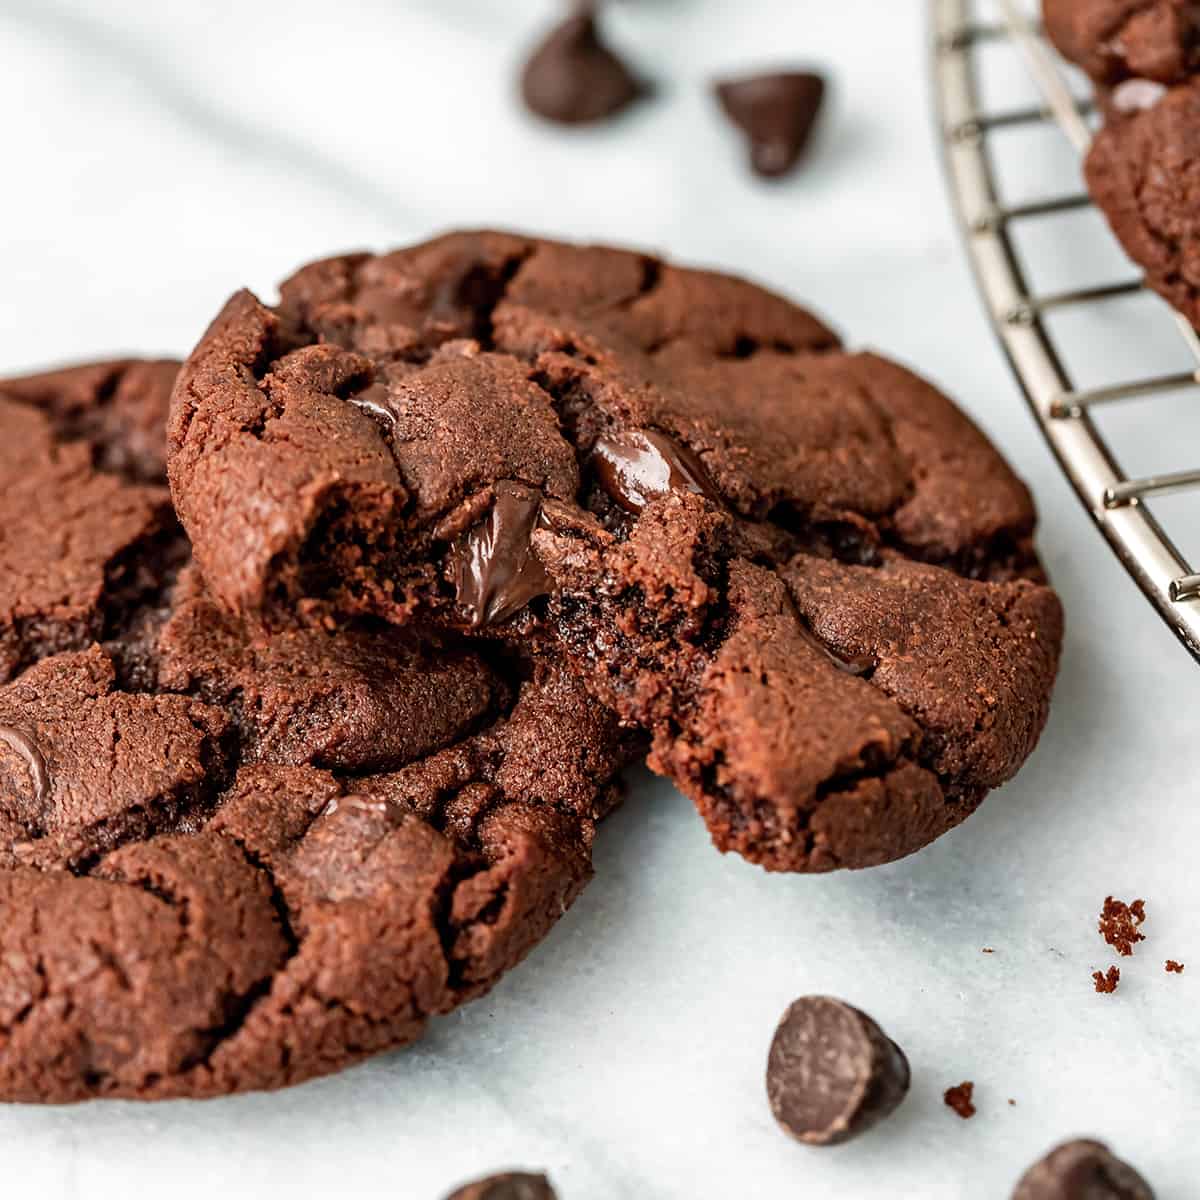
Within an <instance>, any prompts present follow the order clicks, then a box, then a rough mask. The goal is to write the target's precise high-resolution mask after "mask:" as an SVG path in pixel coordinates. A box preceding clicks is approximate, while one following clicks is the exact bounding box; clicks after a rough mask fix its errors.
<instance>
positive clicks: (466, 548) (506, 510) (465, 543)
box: [452, 482, 552, 628]
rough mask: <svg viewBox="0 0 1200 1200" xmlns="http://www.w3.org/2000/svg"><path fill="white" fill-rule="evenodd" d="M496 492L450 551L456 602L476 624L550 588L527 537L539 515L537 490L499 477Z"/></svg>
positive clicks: (495, 619) (499, 617)
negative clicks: (484, 512) (486, 509)
mask: <svg viewBox="0 0 1200 1200" xmlns="http://www.w3.org/2000/svg"><path fill="white" fill-rule="evenodd" d="M495 494H496V498H495V501H494V502H493V504H492V507H491V510H490V511H489V512H488V515H487V516H486V517H484V519H483V520H482V521H480V522H479V524H478V525H476V526H475V527H474V528H472V529H471V530H469V531H468V532H467V533H466V534H465V535H464V537H463V538H462V539H461V540H460V541H459V543H458V544H457V546H456V547H455V549H454V552H453V554H452V567H453V571H454V583H455V589H456V595H457V600H458V604H459V607H460V608H462V609H463V611H464V612H465V613H466V614H467V616H468V618H469V619H470V621H471V624H472V625H473V626H475V627H476V628H478V627H479V626H481V625H495V624H497V623H499V622H500V621H506V620H508V618H509V617H511V616H512V615H513V614H514V613H516V612H519V611H520V610H521V609H522V608H524V607H525V605H526V604H528V603H529V602H530V600H533V599H535V598H536V597H538V596H545V595H548V594H549V592H550V591H551V590H552V584H551V581H550V576H549V575H547V574H546V570H545V568H544V567H543V566H542V564H541V560H540V559H539V558H538V556H537V555H536V554H535V553H534V550H533V546H532V544H531V543H530V536H531V535H532V533H533V531H534V529H535V528H536V527H537V524H538V521H539V520H540V518H541V510H542V496H541V493H540V492H537V491H534V490H533V489H532V488H527V487H523V486H522V485H521V484H519V483H508V482H502V483H498V484H497V485H496V488H495Z"/></svg>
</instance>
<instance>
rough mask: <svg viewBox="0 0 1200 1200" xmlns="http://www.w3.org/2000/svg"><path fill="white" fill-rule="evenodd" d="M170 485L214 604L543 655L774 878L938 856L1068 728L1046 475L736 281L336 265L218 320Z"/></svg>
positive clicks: (540, 264)
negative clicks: (1045, 539) (1049, 721)
mask: <svg viewBox="0 0 1200 1200" xmlns="http://www.w3.org/2000/svg"><path fill="white" fill-rule="evenodd" d="M170 471H171V479H172V488H173V494H174V497H175V500H176V504H177V506H178V510H179V513H180V515H181V518H182V520H183V522H184V524H185V526H186V527H187V529H188V531H189V533H190V534H191V537H192V540H193V543H194V546H195V552H196V558H197V562H198V565H199V568H200V570H201V572H202V573H203V576H204V579H205V581H206V584H207V586H208V588H209V589H210V590H211V592H212V594H213V596H214V597H215V598H216V600H217V601H218V602H219V603H220V604H221V605H222V606H223V607H224V608H226V609H227V610H229V611H231V612H234V613H237V614H240V615H241V616H242V617H244V618H248V619H253V620H257V621H262V622H264V623H265V624H266V625H268V626H270V627H287V626H288V625H289V624H293V623H296V622H297V621H299V622H300V623H301V624H310V625H314V624H315V625H318V626H325V627H329V626H334V627H336V626H337V625H338V624H339V623H340V622H343V621H345V620H347V619H352V618H356V617H359V618H361V617H362V616H364V615H366V616H370V617H371V618H375V619H379V618H382V619H383V620H385V621H388V622H392V623H395V624H397V625H404V624H406V623H409V622H411V621H413V620H414V619H419V620H421V621H427V622H429V621H432V622H435V623H438V624H440V625H441V626H442V627H444V628H452V629H455V630H459V631H462V632H464V633H466V634H469V635H473V636H476V637H484V638H487V639H490V640H492V641H497V642H500V643H507V644H509V645H525V644H528V643H530V642H537V641H541V642H543V643H546V644H549V645H551V646H553V647H554V653H556V654H559V655H562V656H564V657H565V659H566V661H568V662H569V663H570V664H571V665H572V667H573V669H574V670H575V672H576V673H577V675H578V677H579V678H580V679H581V680H582V681H583V682H584V683H585V684H586V686H588V687H589V688H590V689H591V690H592V691H593V692H594V694H596V695H597V696H598V697H599V698H600V699H601V700H602V701H603V702H604V703H605V704H606V705H607V706H609V707H611V708H612V709H613V710H615V711H616V712H617V713H618V714H619V715H620V717H621V718H622V719H623V720H624V721H625V722H627V723H630V724H633V725H635V726H637V727H640V728H642V729H644V730H646V731H647V732H648V733H649V734H650V735H651V737H652V740H653V753H652V757H651V764H652V765H653V766H654V767H655V769H657V770H658V771H660V772H662V773H663V774H666V775H668V776H669V777H670V778H672V779H673V780H675V781H676V782H677V783H678V784H679V786H680V787H681V788H682V789H683V790H684V791H686V792H687V793H688V794H689V795H690V796H691V797H692V798H693V799H694V801H695V802H696V804H697V806H698V808H699V809H700V811H701V813H702V814H703V816H704V818H705V820H706V822H707V823H708V826H709V829H710V831H711V833H712V836H713V838H714V840H715V841H716V843H717V845H718V846H719V847H721V848H722V849H732V850H736V851H738V852H739V853H741V854H743V855H745V856H746V857H747V858H748V859H751V860H752V861H755V862H758V863H761V864H763V865H764V866H766V867H769V868H772V869H777V870H795V871H815V870H829V869H832V868H835V867H842V866H845V867H862V866H869V865H872V864H876V863H882V862H886V861H889V860H891V859H894V858H897V857H899V856H901V855H903V854H907V853H909V852H911V851H913V850H916V849H918V848H919V847H921V846H923V845H925V844H926V843H927V842H929V841H930V840H932V839H933V838H935V837H937V836H938V835H939V834H941V833H942V832H944V831H945V830H946V829H948V828H950V827H951V826H953V825H955V824H957V823H958V822H959V821H961V820H962V819H963V818H964V817H965V816H966V815H967V814H968V813H970V812H971V811H972V810H973V809H974V807H975V806H976V805H977V804H978V803H979V802H980V800H981V799H982V797H983V796H984V794H985V793H986V792H987V791H988V790H989V789H990V788H993V787H995V786H997V785H998V784H1000V783H1003V782H1004V781H1005V780H1006V779H1008V778H1010V777H1011V776H1012V774H1013V773H1014V772H1015V771H1016V770H1017V768H1018V767H1019V766H1020V765H1021V763H1022V762H1023V761H1024V759H1025V758H1026V756H1027V755H1028V754H1029V753H1030V751H1031V750H1032V749H1033V746H1034V744H1035V742H1036V741H1037V738H1038V735H1039V733H1040V731H1041V728H1042V725H1043V723H1044V721H1045V718H1046V713H1047V706H1048V702H1049V696H1050V690H1051V686H1052V683H1053V680H1054V676H1055V671H1056V667H1057V661H1058V652H1059V642H1060V634H1061V614H1060V609H1059V605H1058V601H1057V599H1056V597H1055V595H1054V593H1053V592H1052V591H1050V590H1049V589H1048V588H1047V587H1046V586H1045V585H1044V582H1043V576H1042V571H1041V568H1040V566H1039V564H1038V561H1037V558H1036V556H1035V554H1034V551H1033V545H1032V535H1033V529H1034V510H1033V506H1032V504H1031V502H1030V498H1029V495H1028V492H1027V491H1026V489H1025V488H1024V486H1023V485H1022V484H1021V483H1020V482H1019V480H1017V478H1016V477H1015V476H1014V475H1013V474H1012V472H1011V471H1010V470H1009V468H1008V467H1007V466H1006V465H1005V463H1004V462H1003V460H1002V459H1001V458H1000V456H999V455H998V454H997V453H996V451H995V450H994V449H993V448H992V447H991V446H990V445H989V443H988V442H987V440H986V439H985V438H984V436H983V435H982V434H981V433H980V432H979V430H978V429H976V428H975V426H974V425H972V424H971V422H970V421H969V420H968V419H967V418H966V417H965V416H963V414H962V413H961V412H959V410H958V409H956V408H955V407H954V405H953V404H951V402H950V401H949V400H947V399H946V398H945V397H944V396H942V395H941V394H940V393H939V392H937V391H936V390H935V389H934V388H932V387H931V386H930V385H929V384H927V383H925V382H923V381H922V380H920V379H919V378H917V377H916V376H914V375H912V374H911V373H909V372H908V371H905V370H904V369H903V368H901V367H898V366H896V365H894V364H892V363H889V362H887V361H885V360H883V359H881V358H878V357H875V356H873V355H863V354H857V355H856V354H847V353H844V352H842V351H840V350H839V349H838V343H837V339H836V337H835V336H834V334H832V333H831V332H830V331H829V330H828V329H827V328H826V327H825V325H823V324H822V323H821V322H820V321H819V320H818V319H817V318H815V317H813V316H812V315H811V314H809V313H807V312H805V311H804V310H802V309H800V308H797V307H796V306H794V305H792V304H790V303H789V302H787V301H786V300H784V299H782V298H780V297H778V296H775V295H772V294H770V293H768V292H766V291H763V290H762V289H760V288H757V287H755V286H753V285H751V284H749V283H746V282H744V281H742V280H739V279H736V278H732V277H728V276H724V275H717V274H712V273H708V272H702V271H693V270H685V269H682V268H679V267H674V266H671V265H669V264H666V263H664V262H662V261H660V260H658V259H656V258H653V257H650V256H648V255H644V254H637V253H633V252H629V251H625V250H616V249H606V248H599V247H578V246H569V245H563V244H558V243H553V242H547V241H541V240H538V239H532V238H525V237H515V236H509V235H504V234H493V233H481V234H477V233H470V234H452V235H449V236H446V237H443V238H440V239H438V240H436V241H433V242H430V243H427V244H424V245H420V246H416V247H413V248H411V249H407V250H401V251H397V252H395V253H392V254H387V255H383V256H379V257H373V256H368V255H353V256H348V257H343V258H335V259H331V260H328V261H324V262H320V263H316V264H314V265H312V266H309V267H306V268H305V269H303V270H302V271H300V272H299V273H298V274H297V275H296V276H294V277H293V278H292V279H291V280H289V281H288V282H287V283H285V284H284V285H283V288H282V295H281V300H280V303H279V304H278V306H277V307H275V308H268V307H266V306H264V305H263V304H261V303H260V302H259V301H258V300H257V299H255V298H254V297H253V296H252V295H250V294H249V293H241V294H239V295H237V296H235V297H234V298H233V299H232V300H231V301H230V302H229V304H228V305H227V307H226V308H225V310H224V311H223V312H222V313H221V314H220V316H219V317H218V318H217V319H216V321H215V322H214V324H213V326H212V327H211V329H210V330H209V332H208V333H207V335H206V336H205V337H204V339H203V340H202V341H201V343H200V344H199V346H198V347H197V348H196V350H195V352H194V353H193V355H192V356H191V358H190V359H189V361H188V363H187V365H186V366H185V368H184V370H183V372H182V374H181V376H180V380H179V383H178V385H177V388H176V392H175V397H174V404H173V410H172V420H171V446H170Z"/></svg>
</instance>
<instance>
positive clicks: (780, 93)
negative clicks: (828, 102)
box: [715, 71, 825, 178]
mask: <svg viewBox="0 0 1200 1200" xmlns="http://www.w3.org/2000/svg"><path fill="white" fill-rule="evenodd" d="M715 91H716V93H717V99H718V100H720V102H721V107H722V108H724V110H725V113H726V115H727V116H728V117H729V119H730V120H731V121H732V122H733V123H734V124H735V125H736V126H737V127H738V128H739V129H741V130H742V132H743V133H745V135H746V136H747V137H748V138H749V139H750V165H751V166H752V167H753V168H754V170H755V171H756V172H757V173H758V174H759V175H763V176H765V177H767V178H775V177H777V176H779V175H786V174H787V173H788V172H789V171H790V170H791V169H792V168H793V167H794V166H795V165H796V163H797V162H799V161H800V156H801V154H803V153H804V148H805V146H807V145H808V140H809V137H810V136H811V134H812V131H813V126H814V125H815V124H816V120H817V114H818V113H819V112H820V111H821V102H822V101H823V100H824V98H825V81H824V79H822V78H821V76H820V75H813V74H810V73H809V72H805V71H787V72H781V73H779V74H773V75H755V76H751V77H750V78H748V79H729V80H725V81H724V82H721V83H718V84H717V85H716V87H715Z"/></svg>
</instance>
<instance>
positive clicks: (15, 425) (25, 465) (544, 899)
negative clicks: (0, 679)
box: [0, 365, 637, 1101]
mask: <svg viewBox="0 0 1200 1200" xmlns="http://www.w3.org/2000/svg"><path fill="white" fill-rule="evenodd" d="M172 374H173V368H170V367H157V366H156V367H143V366H135V365H122V366H118V367H103V368H95V369H85V370H81V371H79V372H72V373H64V374H59V375H53V376H46V377H43V378H41V379H36V380H26V381H22V382H21V383H20V384H17V385H14V386H12V387H9V386H8V385H3V384H0V391H4V390H7V393H8V394H7V396H6V398H5V399H4V401H3V402H2V403H0V434H2V435H3V436H0V447H5V446H8V447H11V446H15V445H20V446H21V447H22V453H21V454H20V455H18V456H15V457H10V458H9V459H7V460H6V459H4V458H0V497H3V499H4V503H5V504H6V506H7V507H6V510H5V511H6V513H7V518H6V524H5V534H6V536H5V537H4V538H3V539H0V554H3V555H4V556H5V557H4V567H5V570H4V571H3V572H2V573H0V574H2V577H3V579H4V581H5V587H7V588H9V589H11V594H10V595H9V596H8V597H6V607H5V610H4V619H5V621H6V624H5V625H4V629H5V631H6V632H5V636H6V639H7V640H6V642H5V643H4V644H5V645H6V646H8V647H12V648H13V649H12V650H11V651H10V653H9V654H8V657H7V658H6V660H5V664H6V672H7V674H8V676H9V677H10V678H9V679H8V682H7V683H5V684H4V685H3V686H0V1098H3V1099H5V1100H21V1101H68V1100H81V1099H86V1098H89V1097H105V1096H127V1097H136V1098H143V1099H148V1098H159V1097H167V1096H206V1095H213V1094H218V1093H225V1092H233V1091H241V1090H246V1089H252V1088H273V1087H279V1086H283V1085H285V1084H290V1083H295V1082H298V1081H300V1080H303V1079H306V1078H308V1077H311V1076H313V1075H319V1074H324V1073H327V1072H330V1071H333V1070H336V1069H338V1068H340V1067H342V1066H344V1065H346V1064H348V1063H350V1062H353V1061H356V1060H358V1059H361V1058H363V1057H365V1056H366V1055H369V1054H372V1053H375V1052H377V1051H381V1050H385V1049H388V1048H390V1047H394V1046H398V1045H401V1044H403V1043H405V1042H408V1041H411V1040H412V1039H413V1038H415V1037H416V1036H418V1035H419V1033H420V1032H421V1029H422V1027H423V1025H424V1023H425V1021H426V1019H427V1018H428V1017H429V1016H431V1015H433V1014H437V1013H443V1012H446V1011H447V1010H449V1009H451V1008H453V1007H455V1006H456V1005H458V1004H460V1003H462V1002H463V1001H465V1000H468V999H470V998H472V997H474V996H477V995H479V994H480V993H481V992H483V991H485V990H486V989H487V988H488V987H489V986H490V985H491V984H492V983H493V982H494V981H495V980H496V979H497V978H498V977H499V976H500V975H501V974H502V973H503V972H504V971H506V970H507V969H509V968H510V967H512V966H513V965H514V964H515V963H516V962H518V961H519V960H520V959H521V958H522V957H523V956H524V954H525V953H526V952H527V951H528V950H529V949H530V947H531V946H532V945H533V944H534V943H536V941H537V940H538V939H539V938H540V937H541V936H542V935H543V934H544V933H545V932H546V931H547V930H548V929H549V928H550V926H551V925H552V924H553V923H554V922H555V921H556V920H557V919H558V917H559V916H560V915H561V914H562V913H563V912H564V911H565V909H566V908H567V906H568V905H569V904H570V902H571V901H572V899H573V898H574V897H575V895H576V894H577V893H578V891H579V890H580V888H581V887H582V886H583V884H584V883H585V882H586V880H587V879H588V877H589V874H590V844H591V840H592V834H593V829H594V824H595V821H596V820H597V819H598V818H599V817H600V816H601V815H603V813H604V812H605V811H607V809H608V808H610V807H611V805H612V803H613V801H614V791H613V785H612V783H611V780H612V777H613V775H614V774H615V773H616V771H617V770H618V769H619V768H620V767H621V766H622V765H623V764H624V763H625V762H626V761H627V760H628V759H629V758H630V757H631V755H632V753H633V752H634V751H635V750H636V749H637V745H636V741H635V738H634V736H633V735H631V734H630V733H628V732H624V731H621V730H619V729H618V728H617V725H616V721H615V719H614V718H613V717H611V716H610V715H609V714H608V713H607V712H606V710H604V709H603V708H601V707H599V706H597V705H596V704H595V702H594V701H593V700H592V699H591V698H590V697H589V696H588V695H587V694H586V693H585V691H584V690H583V688H582V687H581V686H580V684H579V683H578V681H577V680H576V679H575V677H574V676H573V675H572V674H571V673H570V672H568V671H567V670H565V669H564V668H563V667H562V666H561V665H560V664H556V663H555V662H553V661H551V660H549V659H545V658H543V659H538V660H533V659H528V658H523V657H521V656H519V655H517V654H515V653H514V654H508V655H504V656H497V655H492V654H485V653H482V652H481V651H482V649H483V648H482V647H481V646H467V645H464V644H463V640H462V639H461V638H457V637H455V636H454V635H453V634H449V633H446V632H443V633H441V634H439V635H438V636H436V637H434V636H433V635H431V634H429V633H428V632H422V631H418V630H417V629H416V628H415V627H410V628H407V629H404V630H400V631H397V630H388V629H383V630H381V629H380V628H378V627H377V628H373V629H372V628H359V627H356V626H354V625H353V624H350V625H348V626H347V627H345V628H343V629H341V630H339V631H338V632H337V634H336V635H332V636H331V635H330V634H328V633H327V632H325V631H322V630H297V631H291V632H285V633H280V634H279V635H277V636H275V637H266V636H263V635H262V634H261V632H251V631H249V630H248V629H247V628H245V627H243V626H242V625H241V624H239V623H238V622H237V621H236V620H235V619H234V618H233V617H231V616H230V615H229V613H228V612H225V611H222V610H221V609H219V608H218V607H217V606H216V605H215V604H214V603H213V602H212V600H211V599H210V598H209V597H208V595H207V593H206V592H205V590H204V588H203V585H202V584H201V582H200V579H199V576H198V575H197V573H196V572H195V570H194V569H192V568H191V567H188V566H185V565H183V564H184V562H185V560H186V556H187V546H186V540H185V538H184V536H183V533H182V531H181V530H180V529H179V528H178V526H177V525H175V524H174V522H173V519H172V516H171V510H170V506H169V503H168V501H167V492H166V488H165V486H164V485H163V481H162V480H161V479H158V480H157V481H155V479H154V476H155V469H154V463H155V462H158V463H160V464H161V461H162V442H163V437H162V428H161V425H158V426H157V429H158V432H157V434H155V433H154V432H153V430H154V429H155V427H156V423H155V421H154V420H153V419H152V417H151V414H152V413H154V412H157V413H158V414H159V416H161V414H162V413H163V412H164V411H165V399H166V384H167V383H169V380H170V376H171V375H172ZM143 385H145V388H144V394H143ZM135 392H136V393H138V394H140V395H142V402H139V403H137V404H131V405H130V407H129V411H128V412H127V413H126V414H125V415H122V410H123V409H124V407H125V400H126V399H127V398H128V397H129V396H132V395H133V394H134V393H135ZM143 418H144V419H143ZM143 435H145V438H144V440H139V439H142V438H143ZM2 454H3V451H2V450H0V455H2ZM131 475H133V476H136V477H137V481H136V482H135V481H134V480H133V479H132V478H130V476H131ZM143 479H149V482H143V481H142V480H143ZM13 497H19V499H20V501H21V503H19V504H18V503H16V502H13V500H12V498H13ZM26 511H28V512H31V513H33V514H34V516H31V517H29V518H28V520H29V521H30V522H31V524H29V525H28V526H26V525H22V524H21V523H20V522H21V519H22V514H23V513H25V512H26ZM14 522H15V525H14ZM14 527H15V528H16V529H17V530H18V531H19V536H16V537H12V536H7V535H8V534H9V533H10V531H11V530H12V529H13V528H14ZM35 534H36V535H37V536H34V535H35ZM168 548H169V552H168ZM56 556H58V557H56ZM59 557H61V562H59V561H58V558H59ZM52 567H53V568H54V569H57V570H58V574H57V575H53V576H52V575H51V574H50V572H51V569H52ZM181 568H182V569H181ZM51 582H53V583H54V585H55V587H56V588H57V592H56V593H55V594H56V595H57V596H58V600H57V601H56V600H55V599H54V598H53V596H52V594H51V586H50V585H51Z"/></svg>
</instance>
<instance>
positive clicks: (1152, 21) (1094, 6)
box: [1042, 0, 1200, 85]
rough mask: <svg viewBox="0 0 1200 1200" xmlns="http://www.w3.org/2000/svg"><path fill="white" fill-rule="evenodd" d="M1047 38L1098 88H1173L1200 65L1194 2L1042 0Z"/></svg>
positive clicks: (1199, 9) (1199, 19)
mask: <svg viewBox="0 0 1200 1200" xmlns="http://www.w3.org/2000/svg"><path fill="white" fill-rule="evenodd" d="M1042 10H1043V18H1044V21H1045V27H1046V33H1047V35H1048V36H1049V38H1050V40H1051V41H1052V42H1053V43H1054V45H1055V46H1056V47H1057V48H1058V50H1059V51H1060V53H1061V54H1062V55H1063V57H1064V58H1067V59H1070V61H1071V62H1073V63H1075V64H1077V65H1078V66H1080V67H1082V68H1083V69H1084V70H1085V71H1086V72H1087V73H1088V74H1089V75H1090V76H1091V77H1092V79H1093V80H1095V81H1096V82H1097V83H1099V84H1103V85H1109V84H1115V83H1119V82H1120V81H1121V80H1123V79H1131V78H1141V79H1151V80H1156V81H1158V82H1160V83H1176V82H1179V81H1181V80H1183V79H1185V78H1186V77H1187V76H1188V75H1190V74H1191V73H1192V72H1193V71H1195V70H1196V68H1197V67H1198V66H1200V4H1197V3H1196V2H1195V0H1042Z"/></svg>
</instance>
